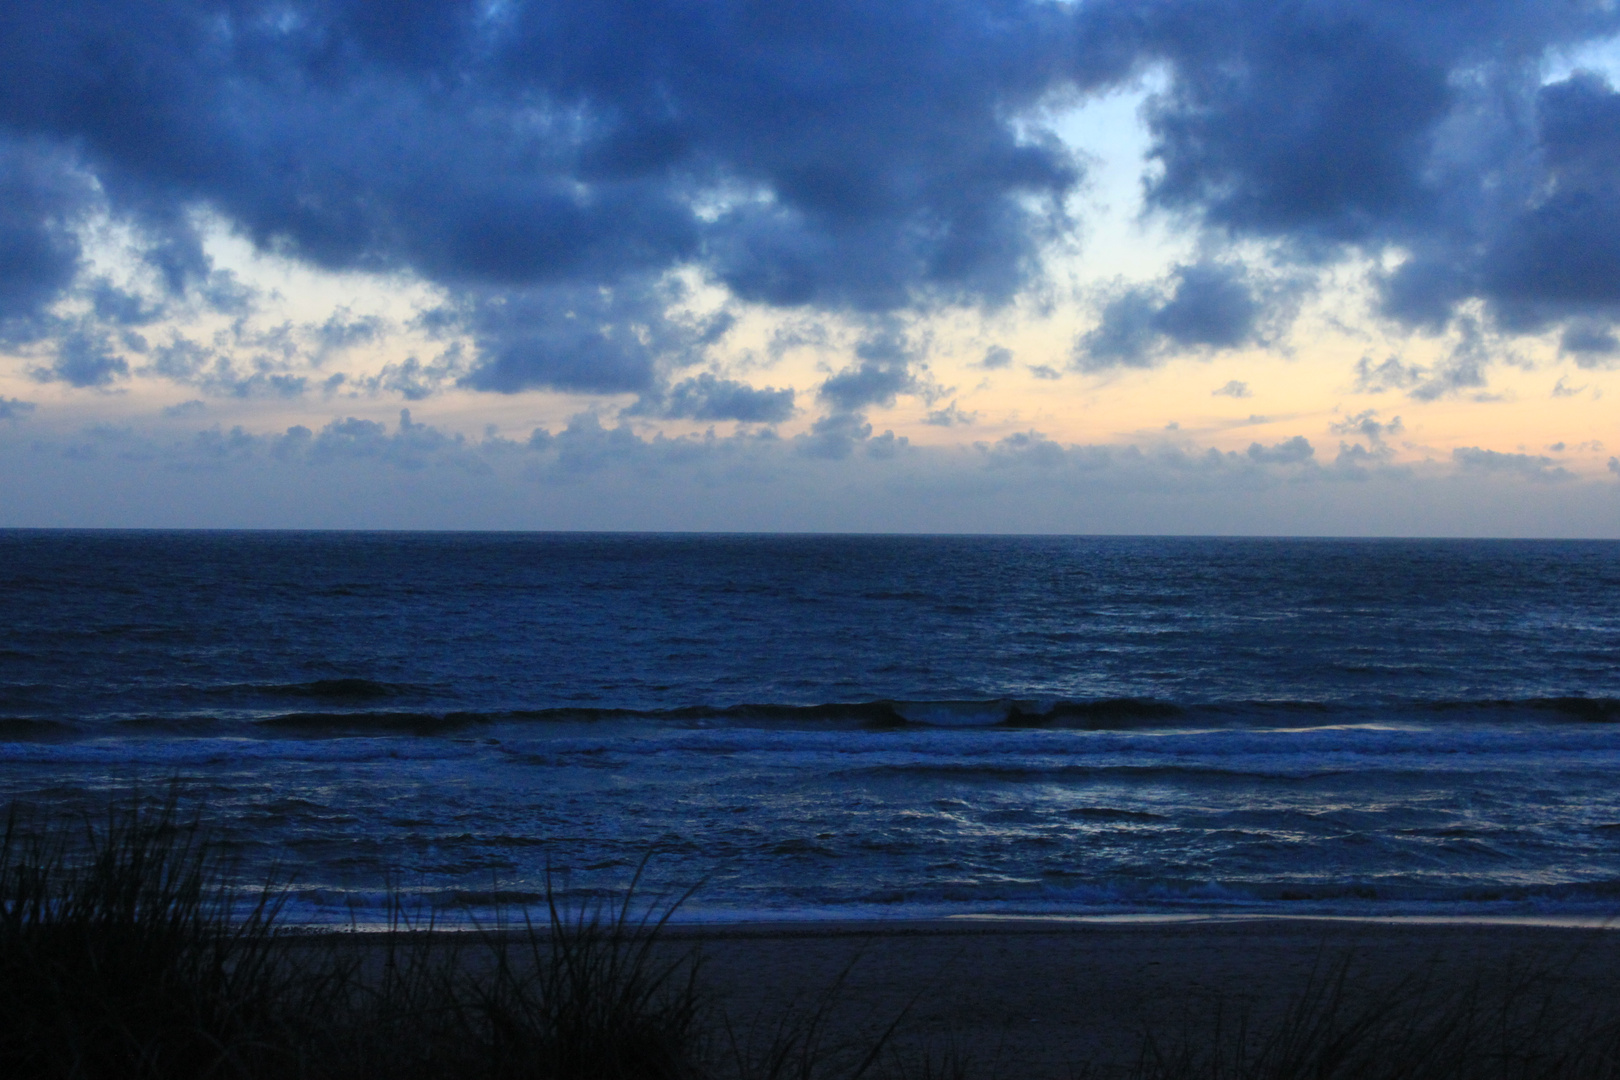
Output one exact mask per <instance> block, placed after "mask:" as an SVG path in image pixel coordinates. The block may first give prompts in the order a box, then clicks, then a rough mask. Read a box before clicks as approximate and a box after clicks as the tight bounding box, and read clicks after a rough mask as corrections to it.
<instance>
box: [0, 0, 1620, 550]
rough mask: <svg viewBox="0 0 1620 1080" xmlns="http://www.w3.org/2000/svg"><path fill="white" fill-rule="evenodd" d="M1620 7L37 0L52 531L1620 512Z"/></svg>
mask: <svg viewBox="0 0 1620 1080" xmlns="http://www.w3.org/2000/svg"><path fill="white" fill-rule="evenodd" d="M1617 321H1620V10H1617V9H1616V6H1615V4H1614V3H1613V2H1612V0H1603V2H1597V0H1470V2H1458V0H1433V2H1429V3H1423V4H1412V3H1410V2H1409V0H1294V2H1262V0H1077V2H1023V0H885V2H881V3H878V2H873V0H819V2H816V3H793V2H781V0H777V2H757V3H755V2H735V0H679V2H675V0H671V2H665V0H627V2H618V0H551V2H549V3H540V2H534V0H481V2H476V3H464V2H448V0H396V2H392V3H387V4H378V3H368V2H362V0H351V2H336V0H326V2H316V0H282V2H273V3H259V2H251V0H242V2H233V0H170V2H139V0H94V2H91V0H53V2H52V3H49V4H45V3H40V4H9V5H4V7H3V9H0V526H24V527H42V526H52V527H54V526H85V527H208V528H214V527H228V528H261V527H265V528H431V529H461V528H467V529H484V528H501V529H645V530H665V529H671V530H688V529H695V530H744V531H777V530H789V531H797V530H825V531H893V532H912V531H918V532H1059V533H1195V534H1201V533H1226V534H1287V535H1462V536H1566V537H1608V538H1614V537H1620V457H1617V455H1620V425H1617V424H1616V422H1615V417H1616V411H1615V409H1616V405H1620V375H1617V374H1616V372H1617V369H1620V329H1617Z"/></svg>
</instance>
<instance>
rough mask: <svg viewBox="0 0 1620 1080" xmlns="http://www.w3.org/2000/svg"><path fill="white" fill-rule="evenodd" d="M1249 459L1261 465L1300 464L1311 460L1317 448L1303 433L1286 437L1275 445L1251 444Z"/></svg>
mask: <svg viewBox="0 0 1620 1080" xmlns="http://www.w3.org/2000/svg"><path fill="white" fill-rule="evenodd" d="M1248 454H1249V460H1250V461H1253V462H1255V463H1256V464H1260V465H1299V464H1302V463H1304V462H1307V461H1309V460H1311V458H1312V457H1314V456H1315V455H1316V450H1315V449H1314V448H1313V447H1312V446H1311V444H1310V441H1309V440H1307V439H1306V438H1305V436H1303V435H1295V436H1294V437H1293V438H1291V439H1284V440H1283V441H1282V442H1280V443H1276V444H1275V445H1273V446H1262V445H1261V444H1259V443H1250V444H1249V450H1248Z"/></svg>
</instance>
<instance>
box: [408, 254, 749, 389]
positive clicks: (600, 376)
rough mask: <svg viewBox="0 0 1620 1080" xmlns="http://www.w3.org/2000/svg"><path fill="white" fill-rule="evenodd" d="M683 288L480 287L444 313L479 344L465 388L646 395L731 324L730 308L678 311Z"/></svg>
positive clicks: (640, 283)
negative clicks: (702, 312) (480, 291)
mask: <svg viewBox="0 0 1620 1080" xmlns="http://www.w3.org/2000/svg"><path fill="white" fill-rule="evenodd" d="M684 295H685V294H684V291H683V290H682V289H681V287H680V286H679V284H678V283H675V282H670V281H647V280H636V281H625V282H623V283H622V284H621V285H620V286H618V287H615V288H605V287H597V286H543V287H535V288H530V289H523V290H512V291H504V292H490V293H485V294H481V295H479V296H477V297H475V298H472V299H469V300H467V301H466V302H465V303H464V304H463V305H462V306H460V307H454V308H451V309H449V310H447V311H444V312H443V313H441V315H440V316H439V317H440V319H441V320H442V321H443V322H444V323H445V324H447V325H452V326H460V327H462V328H464V329H465V330H467V331H468V332H470V333H471V334H472V336H473V340H474V343H475V345H476V347H477V350H478V355H479V359H478V361H477V363H476V364H474V366H473V367H472V369H471V370H470V371H469V372H468V373H467V374H466V375H465V376H463V377H462V378H461V380H460V381H461V384H462V385H464V386H468V387H471V388H473V389H475V390H495V391H499V392H502V393H516V392H518V391H521V390H528V389H533V388H545V389H550V390H565V391H574V392H581V393H595V394H614V393H646V392H648V391H650V390H652V389H653V388H654V387H656V386H657V385H658V384H659V382H660V381H661V380H662V378H663V377H664V375H665V374H666V372H667V371H668V370H670V369H673V368H679V367H682V366H687V365H690V364H695V363H697V362H699V361H700V360H702V359H703V356H704V351H705V350H706V349H707V348H708V347H709V346H711V345H713V344H714V343H715V342H716V341H718V340H719V339H720V338H721V337H723V336H724V335H725V333H726V331H727V330H729V329H730V328H731V325H732V318H731V316H730V315H729V313H727V312H724V311H722V312H717V313H714V314H711V315H707V316H698V315H691V314H685V313H683V312H682V311H680V310H678V309H677V307H676V305H678V304H679V303H680V302H681V301H682V300H683V298H684Z"/></svg>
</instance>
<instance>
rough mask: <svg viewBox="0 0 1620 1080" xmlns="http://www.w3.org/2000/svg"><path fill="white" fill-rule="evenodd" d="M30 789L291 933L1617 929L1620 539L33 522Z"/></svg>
mask: <svg viewBox="0 0 1620 1080" xmlns="http://www.w3.org/2000/svg"><path fill="white" fill-rule="evenodd" d="M0 614H3V618H0V798H4V799H5V800H6V801H8V802H16V803H20V804H22V805H24V806H26V807H30V808H32V810H33V811H37V812H45V813H52V814H60V813H64V812H65V813H68V814H78V813H89V814H92V815H93V814H96V813H98V812H100V811H99V810H98V808H101V807H105V806H106V805H107V803H108V801H109V800H117V799H127V798H128V797H130V796H131V795H132V794H137V793H138V794H141V795H144V796H146V797H153V798H156V797H161V796H162V794H163V793H164V792H166V791H168V790H169V789H170V788H171V786H173V787H177V789H178V790H179V791H180V792H181V793H182V795H183V799H184V802H185V805H186V806H187V807H190V808H195V809H197V811H198V812H199V813H201V814H202V815H203V817H204V820H205V822H206V825H207V828H208V829H209V830H210V832H211V834H212V835H213V836H215V837H216V838H217V840H218V842H219V843H220V844H221V845H222V847H223V849H224V850H225V851H227V852H228V853H229V855H230V857H231V859H232V860H233V861H234V863H235V865H236V866H237V867H238V869H239V871H240V873H241V875H242V877H243V880H245V881H263V880H267V879H274V880H276V881H278V882H281V883H283V884H284V885H286V887H287V888H288V889H289V906H288V909H287V914H288V917H289V918H293V919H294V920H296V921H308V922H335V923H351V922H352V923H358V924H370V923H374V922H376V921H378V920H380V919H383V918H386V917H387V910H388V906H389V904H390V903H393V902H399V901H403V902H406V903H408V904H412V905H416V906H417V909H418V910H427V911H430V912H433V913H435V914H434V918H435V919H437V920H439V921H440V922H441V923H445V922H454V921H456V920H459V919H484V918H488V917H490V914H491V912H492V911H494V910H496V909H497V908H498V909H500V910H501V911H503V912H505V913H506V914H507V915H511V914H512V913H514V912H517V911H520V910H521V909H522V908H523V906H524V905H526V904H529V903H532V902H534V901H535V900H536V899H537V898H539V897H541V896H543V895H544V894H545V892H546V890H547V889H548V888H549V889H551V890H552V891H553V892H554V893H556V894H559V895H562V896H564V897H568V898H572V897H583V896H593V895H595V896H600V895H611V894H613V892H614V891H615V890H619V889H622V888H623V887H624V886H625V884H626V883H627V882H628V881H629V880H630V878H631V877H632V876H633V875H634V874H635V873H636V872H637V870H638V868H639V867H643V866H644V870H643V871H642V872H643V887H645V888H647V889H649V890H652V891H653V892H658V891H660V890H666V889H676V890H684V889H686V888H688V887H691V888H693V890H694V891H693V892H692V895H691V897H690V899H689V900H687V901H686V902H685V904H684V905H683V906H682V908H681V909H680V912H679V916H678V917H680V918H684V919H692V920H728V919H836V918H864V917H872V916H879V917H909V916H928V917H934V916H942V915H952V914H1009V915H1010V914H1060V915H1086V914H1096V915H1109V914H1114V915H1140V914H1148V915H1152V914H1166V913H1200V912H1203V913H1209V912H1223V913H1229V912H1243V913H1275V912H1291V913H1302V914H1303V913H1310V914H1341V915H1385V914H1388V915H1442V916H1457V915H1459V914H1460V915H1470V914H1495V915H1503V914H1506V915H1534V916H1550V915H1580V916H1591V917H1605V916H1607V915H1611V914H1620V543H1608V542H1514V541H1475V540H1286V539H1275V540H1268V539H1209V538H1185V539H1183V538H1098V537H950V536H938V537H913V536H743V535H625V534H516V533H514V534H488V533H477V534H445V533H294V532H287V533H274V532H112V531H109V532H91V531H63V532H55V531H5V532H0Z"/></svg>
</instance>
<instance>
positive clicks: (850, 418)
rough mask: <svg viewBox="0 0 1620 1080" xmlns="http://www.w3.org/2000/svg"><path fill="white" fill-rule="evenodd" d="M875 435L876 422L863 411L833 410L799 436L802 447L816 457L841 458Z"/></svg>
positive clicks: (802, 450) (800, 447)
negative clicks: (863, 413) (868, 421)
mask: <svg viewBox="0 0 1620 1080" xmlns="http://www.w3.org/2000/svg"><path fill="white" fill-rule="evenodd" d="M871 437H872V425H871V424H868V423H867V422H866V418H865V417H864V416H862V415H860V414H859V413H833V414H832V415H830V416H824V417H822V418H821V419H820V420H817V421H816V422H815V423H814V424H811V425H810V431H809V432H808V433H807V434H804V435H801V436H799V439H798V442H799V450H800V452H801V453H804V454H807V455H809V456H810V457H815V458H827V459H829V460H833V461H837V460H839V459H841V458H847V457H849V455H850V454H852V453H854V451H855V447H856V446H857V445H858V444H860V443H864V442H865V441H866V440H868V439H870V438H871Z"/></svg>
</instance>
